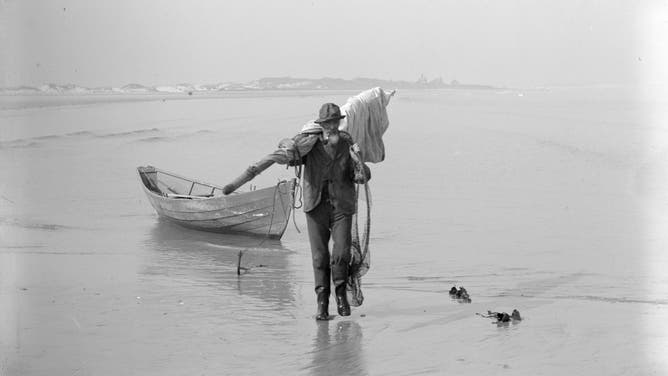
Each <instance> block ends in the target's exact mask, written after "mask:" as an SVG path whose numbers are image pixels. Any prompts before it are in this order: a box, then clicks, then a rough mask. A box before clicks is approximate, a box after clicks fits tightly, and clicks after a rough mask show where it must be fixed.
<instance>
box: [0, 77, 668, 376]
mask: <svg viewBox="0 0 668 376" xmlns="http://www.w3.org/2000/svg"><path fill="white" fill-rule="evenodd" d="M353 94H355V93H352V92H351V93H346V92H331V93H326V92H316V93H313V92H310V93H299V92H295V93H289V92H285V93H271V94H269V95H268V94H266V93H253V94H244V95H220V96H207V97H195V96H194V97H192V98H187V97H176V96H165V97H150V98H149V97H139V98H135V97H127V98H123V100H122V101H119V100H118V99H119V98H118V97H114V98H113V100H109V99H108V98H99V97H98V98H95V99H94V100H92V99H90V98H85V99H82V98H80V97H55V99H54V97H48V98H46V99H45V98H43V97H36V98H35V97H33V98H26V97H22V98H18V99H17V98H16V97H4V98H2V97H0V102H2V105H1V106H0V108H2V109H3V110H1V111H0V121H1V122H2V126H1V127H0V129H1V132H2V133H0V193H1V194H2V197H0V307H1V308H0V311H1V313H2V314H1V315H0V317H1V318H0V374H2V375H40V374H77V375H85V374H94V375H107V374H109V375H112V374H113V375H116V374H142V375H144V374H156V375H165V374H168V375H169V374H175V375H177V374H178V375H182V374H234V375H239V374H241V375H244V374H248V375H251V374H252V375H255V374H314V375H326V374H397V375H404V374H442V373H445V372H451V373H455V374H473V375H476V374H481V373H483V372H485V373H487V372H493V373H499V372H502V371H503V372H510V373H512V374H526V375H536V374H564V373H569V372H570V373H573V374H651V373H656V374H662V373H664V372H668V363H667V362H666V360H665V356H664V349H665V348H666V346H667V345H668V326H667V325H666V324H665V317H666V314H668V279H667V278H666V276H665V273H664V271H665V270H666V267H668V257H667V256H666V255H665V252H664V250H665V248H666V247H665V246H666V245H667V244H668V238H667V236H666V235H665V231H663V229H665V228H666V224H667V223H668V217H667V216H666V214H665V213H666V210H665V209H666V206H667V204H668V197H667V195H666V194H665V193H664V192H667V191H668V190H666V189H665V188H666V187H667V186H668V185H666V174H665V171H666V170H665V168H666V162H665V160H667V159H666V157H667V156H668V137H666V133H665V131H664V130H663V128H661V127H660V126H661V124H660V123H657V121H656V119H657V117H656V116H659V118H661V116H663V115H665V112H663V111H664V109H665V108H666V106H665V105H666V102H665V101H659V100H651V101H650V100H640V99H638V97H637V96H636V95H635V94H634V93H632V92H624V91H619V90H613V89H606V90H603V89H596V90H594V89H588V90H583V89H578V90H575V89H562V90H552V91H531V92H522V93H520V92H517V91H503V92H492V91H473V92H467V91H416V92H410V91H406V92H400V93H399V94H398V95H397V97H395V98H394V99H393V101H392V103H391V104H390V106H389V112H390V120H391V125H390V129H389V131H388V133H387V134H386V138H385V142H386V150H387V159H386V161H385V162H383V163H381V164H378V165H372V166H371V167H372V173H373V179H372V182H371V189H372V194H373V212H372V240H371V247H372V248H371V252H372V255H371V256H372V268H371V270H370V272H369V274H368V275H367V276H366V277H365V278H364V293H365V296H366V301H365V303H364V305H363V306H362V307H360V308H357V309H354V310H353V315H352V316H351V317H350V318H341V317H335V318H334V319H333V320H332V321H329V322H326V323H316V322H315V321H314V320H313V313H314V309H315V304H314V303H315V302H314V301H315V296H314V294H313V290H312V289H313V287H312V270H311V266H310V253H309V252H310V251H309V246H308V240H307V238H306V234H305V230H306V226H305V219H304V215H303V213H302V212H301V211H299V212H298V213H297V217H296V219H297V227H298V228H299V230H301V233H299V232H298V231H297V229H295V227H294V226H293V225H290V226H289V227H288V230H287V231H286V233H285V235H284V237H283V239H282V240H281V241H274V240H267V241H263V240H262V239H257V238H249V237H242V236H229V235H218V234H209V233H203V232H197V231H191V230H187V229H182V228H180V227H178V226H175V225H173V224H171V223H168V222H164V221H162V220H160V219H159V218H158V217H157V216H156V214H155V212H154V211H153V209H152V208H151V206H150V205H149V204H148V201H147V200H146V198H145V197H144V196H143V192H142V191H141V188H140V185H139V180H138V178H137V176H136V172H135V168H136V167H137V166H139V165H146V164H152V165H155V166H157V167H161V168H164V169H167V170H170V171H174V172H177V173H180V174H182V175H186V176H192V177H196V178H199V179H201V180H204V181H210V182H215V183H219V184H221V185H222V184H225V183H227V182H228V181H229V180H231V179H232V178H233V177H235V176H237V175H238V174H239V173H240V172H241V171H243V169H245V168H246V167H247V166H248V165H249V164H250V163H251V162H254V161H256V160H258V159H259V158H260V157H262V156H263V155H264V154H265V153H268V152H270V151H272V150H273V149H274V147H275V145H276V143H277V142H278V141H279V140H280V139H281V138H283V137H290V136H292V135H293V134H295V133H296V132H297V131H298V130H299V129H300V127H301V124H303V123H304V122H305V121H307V120H309V119H310V118H312V117H313V116H315V113H316V111H317V109H318V108H319V105H320V104H321V103H323V102H326V101H334V102H337V103H343V102H344V101H345V99H346V98H347V97H348V96H349V95H353ZM520 94H521V95H520ZM149 99H150V100H149ZM163 99H165V100H163ZM657 109H658V110H657ZM657 113H658V115H657ZM665 118H668V117H663V119H665ZM292 174H293V172H292V171H291V170H286V169H284V168H283V167H278V166H275V167H272V169H270V170H268V171H267V172H265V173H263V174H262V175H260V176H259V177H258V178H257V179H256V180H255V181H254V182H253V183H254V184H258V185H260V186H264V185H273V184H274V183H275V182H276V180H277V179H278V178H283V177H290V176H292ZM240 250H243V251H244V256H243V258H242V264H243V265H244V266H246V267H248V268H249V270H248V271H247V272H246V273H245V274H243V275H242V276H241V277H238V276H237V275H236V262H237V255H238V252H239V251H240ZM452 285H458V286H459V285H463V286H465V287H466V288H467V290H468V291H469V293H470V294H471V296H472V298H473V303H471V304H459V303H457V302H456V301H453V300H451V299H450V298H449V296H448V294H447V291H448V290H449V289H450V287H451V286H452ZM514 308H516V309H518V310H519V311H520V312H521V313H522V315H523V316H524V317H525V320H523V321H522V322H520V323H515V324H508V325H500V326H497V325H496V324H494V323H493V322H492V321H491V320H489V319H484V318H481V317H479V316H476V315H475V313H476V312H486V311H487V310H492V311H507V312H510V311H511V310H512V309H514Z"/></svg>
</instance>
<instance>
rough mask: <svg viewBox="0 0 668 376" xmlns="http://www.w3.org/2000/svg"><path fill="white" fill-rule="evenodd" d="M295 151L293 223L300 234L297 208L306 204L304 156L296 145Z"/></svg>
mask: <svg viewBox="0 0 668 376" xmlns="http://www.w3.org/2000/svg"><path fill="white" fill-rule="evenodd" d="M294 150H295V153H294V159H293V161H294V163H295V187H294V190H293V191H292V223H293V224H294V225H295V230H297V233H298V234H301V233H302V232H301V231H299V227H298V226H297V214H296V212H297V209H301V208H302V206H304V201H303V199H302V197H303V194H304V190H303V189H302V185H301V179H302V156H301V154H300V153H299V148H298V147H295V149H294ZM297 198H299V205H297Z"/></svg>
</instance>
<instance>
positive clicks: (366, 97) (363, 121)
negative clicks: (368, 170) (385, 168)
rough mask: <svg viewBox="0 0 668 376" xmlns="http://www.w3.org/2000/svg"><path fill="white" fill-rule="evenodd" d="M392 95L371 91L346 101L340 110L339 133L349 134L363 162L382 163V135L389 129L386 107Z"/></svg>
mask: <svg viewBox="0 0 668 376" xmlns="http://www.w3.org/2000/svg"><path fill="white" fill-rule="evenodd" d="M394 93H395V91H394V90H393V91H390V92H386V91H385V90H383V89H382V88H380V87H375V88H373V89H369V90H366V91H363V92H361V93H360V94H358V95H356V96H354V97H350V98H348V101H347V102H346V104H344V105H343V106H341V114H342V115H345V116H346V117H345V118H343V119H341V122H340V123H339V129H340V130H342V131H346V132H348V133H350V135H351V136H352V138H353V140H354V141H355V143H357V145H359V147H360V156H361V157H362V160H363V161H364V162H371V163H378V162H382V161H383V160H384V159H385V145H384V144H383V134H384V133H385V131H386V130H387V128H388V127H389V125H390V121H389V119H388V117H387V110H386V107H387V105H388V104H389V103H390V98H392V96H393V95H394Z"/></svg>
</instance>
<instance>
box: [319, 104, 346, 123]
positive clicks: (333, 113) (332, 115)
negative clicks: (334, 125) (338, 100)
mask: <svg viewBox="0 0 668 376" xmlns="http://www.w3.org/2000/svg"><path fill="white" fill-rule="evenodd" d="M344 117H346V115H341V109H340V108H339V106H337V105H335V104H334V103H325V104H323V105H322V107H320V114H319V116H318V120H316V121H315V122H316V123H318V124H320V123H325V122H328V121H330V120H339V119H343V118H344Z"/></svg>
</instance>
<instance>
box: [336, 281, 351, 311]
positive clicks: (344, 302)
mask: <svg viewBox="0 0 668 376" xmlns="http://www.w3.org/2000/svg"><path fill="white" fill-rule="evenodd" d="M336 309H337V310H338V311H339V315H340V316H350V304H348V296H347V295H346V284H345V283H343V284H341V285H340V286H337V287H336Z"/></svg>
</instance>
